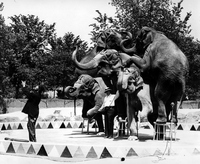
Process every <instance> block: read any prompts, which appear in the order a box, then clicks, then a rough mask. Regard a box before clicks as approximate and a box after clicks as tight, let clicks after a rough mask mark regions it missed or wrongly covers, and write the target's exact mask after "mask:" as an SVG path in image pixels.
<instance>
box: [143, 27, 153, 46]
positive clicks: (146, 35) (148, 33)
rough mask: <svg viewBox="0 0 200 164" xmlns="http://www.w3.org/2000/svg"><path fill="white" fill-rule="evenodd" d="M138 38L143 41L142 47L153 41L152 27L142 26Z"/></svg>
mask: <svg viewBox="0 0 200 164" xmlns="http://www.w3.org/2000/svg"><path fill="white" fill-rule="evenodd" d="M140 38H141V40H142V42H143V49H146V48H147V47H148V46H149V45H150V44H151V43H152V42H153V31H152V29H151V28H149V27H144V28H142V30H141V34H140Z"/></svg>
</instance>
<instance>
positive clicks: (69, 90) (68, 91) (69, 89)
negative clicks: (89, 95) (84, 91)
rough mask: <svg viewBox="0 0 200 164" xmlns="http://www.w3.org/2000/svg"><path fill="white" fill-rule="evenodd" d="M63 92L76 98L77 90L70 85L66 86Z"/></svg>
mask: <svg viewBox="0 0 200 164" xmlns="http://www.w3.org/2000/svg"><path fill="white" fill-rule="evenodd" d="M64 92H65V95H66V96H67V97H71V98H76V97H77V96H78V90H77V89H76V88H75V87H72V86H67V87H66V88H65V91H64Z"/></svg>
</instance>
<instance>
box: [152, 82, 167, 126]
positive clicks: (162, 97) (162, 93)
mask: <svg viewBox="0 0 200 164" xmlns="http://www.w3.org/2000/svg"><path fill="white" fill-rule="evenodd" d="M168 83H170V82H165V83H164V84H165V85H164V84H163V82H162V81H161V80H160V81H159V82H158V83H157V86H156V88H155V92H154V93H155V97H156V99H157V102H158V118H157V119H156V122H158V123H166V122H167V113H166V108H165V103H166V102H167V101H168V100H169V96H170V94H171V88H170V85H168ZM166 84H167V85H166Z"/></svg>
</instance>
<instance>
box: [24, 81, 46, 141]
mask: <svg viewBox="0 0 200 164" xmlns="http://www.w3.org/2000/svg"><path fill="white" fill-rule="evenodd" d="M25 85H26V83H25V82H22V86H23V92H24V94H25V95H26V97H27V99H28V100H27V102H26V104H25V106H24V108H23V109H22V112H23V113H25V114H27V115H28V123H27V129H28V133H29V141H31V142H36V133H35V124H36V121H37V118H38V116H39V104H40V101H41V97H42V94H43V93H44V91H45V89H44V86H39V87H37V88H34V89H33V90H28V88H27V87H25Z"/></svg>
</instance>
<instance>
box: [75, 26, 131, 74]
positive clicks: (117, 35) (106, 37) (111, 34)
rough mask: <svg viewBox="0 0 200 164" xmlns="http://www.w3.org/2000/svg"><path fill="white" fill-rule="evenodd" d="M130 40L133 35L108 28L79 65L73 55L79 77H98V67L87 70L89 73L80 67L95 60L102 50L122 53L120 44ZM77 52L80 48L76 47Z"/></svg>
mask: <svg viewBox="0 0 200 164" xmlns="http://www.w3.org/2000/svg"><path fill="white" fill-rule="evenodd" d="M128 38H129V39H131V38H132V34H131V33H130V32H126V31H124V30H121V31H117V30H114V29H110V28H108V29H106V30H105V31H102V32H101V33H100V34H99V36H98V38H97V43H96V45H95V46H94V48H92V49H91V50H90V51H89V52H87V53H86V55H85V56H84V57H83V58H82V59H81V61H80V63H79V64H76V60H74V55H72V60H74V62H75V65H76V66H77V67H76V70H75V72H76V73H77V74H79V75H81V74H89V75H90V76H92V77H96V75H97V72H98V71H99V70H98V68H97V67H96V68H94V69H90V70H88V69H87V68H86V69H87V71H85V69H84V68H83V67H79V65H80V64H83V66H84V64H85V63H88V62H89V61H91V59H93V58H94V57H95V56H96V55H97V54H98V53H99V52H101V51H102V50H106V49H116V50H118V51H122V49H121V46H120V43H121V42H122V40H124V39H128ZM77 51H78V46H76V50H75V51H74V53H73V54H76V53H77Z"/></svg>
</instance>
